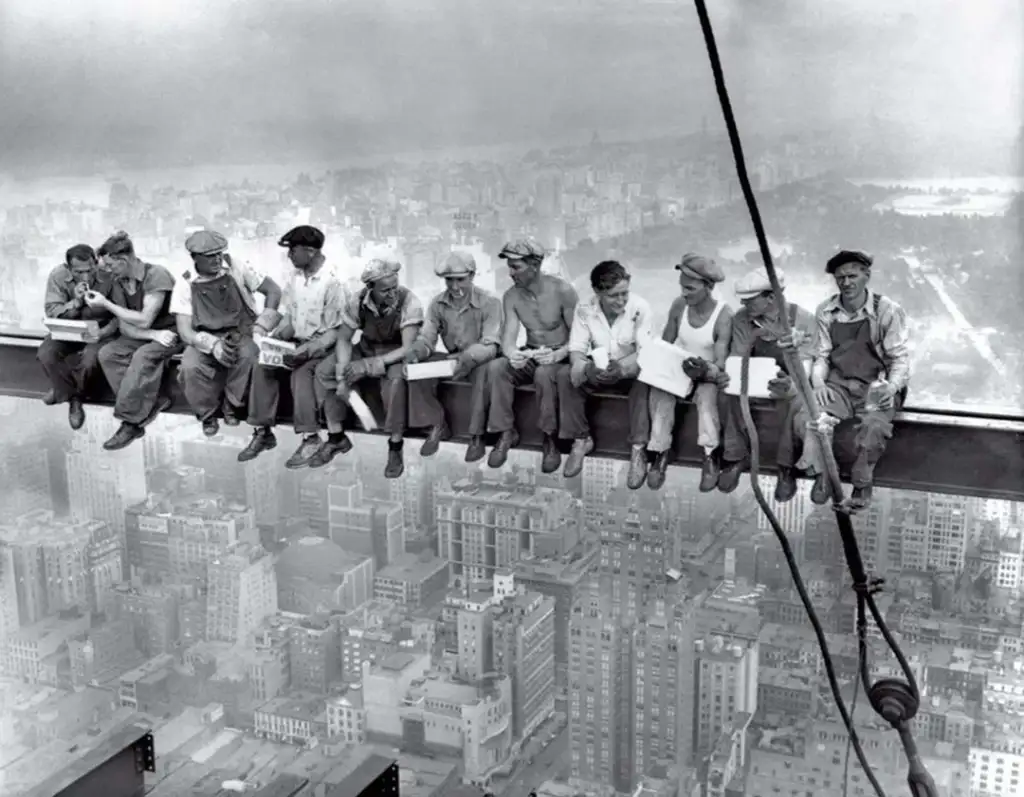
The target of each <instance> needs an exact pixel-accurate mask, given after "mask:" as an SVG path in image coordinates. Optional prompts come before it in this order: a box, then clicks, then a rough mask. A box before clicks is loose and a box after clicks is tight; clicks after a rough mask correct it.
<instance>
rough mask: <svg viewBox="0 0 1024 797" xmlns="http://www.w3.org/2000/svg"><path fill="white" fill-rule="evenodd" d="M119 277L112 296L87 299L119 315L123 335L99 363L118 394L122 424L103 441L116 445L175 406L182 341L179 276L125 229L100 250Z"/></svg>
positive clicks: (107, 445) (93, 294)
mask: <svg viewBox="0 0 1024 797" xmlns="http://www.w3.org/2000/svg"><path fill="white" fill-rule="evenodd" d="M98 254H99V255H100V256H101V257H102V258H103V261H104V264H105V265H106V266H107V267H108V268H109V269H110V271H111V273H112V274H113V277H114V283H113V286H112V287H111V290H110V298H109V299H108V298H107V297H106V296H104V295H103V294H102V293H99V292H96V291H90V292H88V293H86V295H85V301H86V304H88V305H89V306H90V307H92V308H93V309H103V310H106V311H107V312H109V313H111V314H113V315H114V316H115V317H116V318H117V322H118V331H119V333H120V334H119V335H118V336H117V337H116V338H114V339H113V340H111V341H110V342H109V343H107V344H106V345H105V346H104V347H103V348H102V349H100V354H99V360H100V367H101V368H103V373H104V375H105V376H106V377H107V381H108V382H109V383H110V387H111V388H112V389H113V391H114V393H115V394H116V396H117V401H116V402H115V403H114V417H115V418H117V419H118V420H119V421H121V426H120V428H119V429H118V430H117V431H116V432H115V433H114V435H113V437H111V438H110V439H109V440H107V441H106V442H105V443H104V444H103V447H104V448H105V449H106V450H108V451H116V450H118V449H122V448H125V447H126V446H129V445H131V444H132V442H133V441H135V440H137V439H139V438H140V437H142V436H143V435H144V434H145V433H146V429H145V426H146V424H148V423H149V422H150V421H152V420H153V419H154V418H155V417H156V416H157V414H158V413H160V412H161V411H163V410H166V409H168V408H169V407H170V406H171V398H170V396H169V395H168V394H167V393H166V392H165V388H166V387H167V386H166V385H165V384H164V382H165V377H166V376H167V367H168V365H169V364H170V362H171V358H172V357H173V356H174V355H176V354H180V353H181V351H182V349H183V346H182V343H181V340H180V339H179V338H178V335H177V333H176V332H175V331H174V330H175V326H176V323H175V318H174V315H173V314H172V313H171V310H170V306H171V292H172V291H173V290H174V276H173V275H172V274H171V272H170V271H168V270H167V269H166V268H164V267H163V266H158V265H155V264H153V263H144V262H143V261H142V260H140V259H139V258H138V257H137V256H136V255H135V246H134V244H133V243H132V240H131V238H130V237H129V236H128V233H126V232H118V233H116V234H114V235H113V236H111V237H110V238H108V239H107V240H106V241H105V242H104V244H103V246H101V247H100V249H99V253H98Z"/></svg>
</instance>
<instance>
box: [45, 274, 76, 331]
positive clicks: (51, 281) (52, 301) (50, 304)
mask: <svg viewBox="0 0 1024 797" xmlns="http://www.w3.org/2000/svg"><path fill="white" fill-rule="evenodd" d="M62 271H63V269H60V268H56V269H54V270H53V271H51V272H50V276H49V277H47V279H46V294H45V296H44V298H43V312H44V313H45V314H46V317H47V318H69V319H74V318H78V316H79V315H80V314H81V308H78V307H75V303H74V300H73V299H72V298H71V296H70V295H69V294H68V289H67V285H69V284H70V283H68V282H66V281H65V278H64V276H63V274H62V273H61V272H62Z"/></svg>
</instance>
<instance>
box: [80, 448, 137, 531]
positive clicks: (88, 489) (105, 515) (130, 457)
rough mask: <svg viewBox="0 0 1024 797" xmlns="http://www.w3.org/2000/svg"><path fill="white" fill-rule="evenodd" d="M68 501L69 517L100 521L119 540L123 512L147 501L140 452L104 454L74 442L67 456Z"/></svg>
mask: <svg viewBox="0 0 1024 797" xmlns="http://www.w3.org/2000/svg"><path fill="white" fill-rule="evenodd" d="M67 471H68V497H69V501H70V504H71V514H72V515H73V516H75V517H79V518H91V519H94V520H102V521H104V522H105V523H107V524H108V525H109V526H110V527H111V528H112V529H114V530H115V531H116V532H117V533H118V535H119V536H120V537H122V538H124V536H125V516H124V513H125V509H127V508H128V507H129V506H131V505H132V504H136V503H138V502H139V501H142V500H144V499H145V497H146V470H145V468H144V466H143V458H142V450H141V449H140V448H132V447H129V448H125V449H122V450H121V451H105V452H103V455H102V456H100V455H99V452H98V451H97V450H96V447H95V446H93V445H92V443H91V442H90V441H89V440H87V439H85V438H82V439H79V438H75V440H74V442H72V448H71V450H70V451H69V452H68V453H67Z"/></svg>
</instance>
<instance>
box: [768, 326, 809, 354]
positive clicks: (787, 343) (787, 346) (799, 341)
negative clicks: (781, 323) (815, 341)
mask: <svg viewBox="0 0 1024 797" xmlns="http://www.w3.org/2000/svg"><path fill="white" fill-rule="evenodd" d="M808 337H809V335H807V334H806V333H804V332H801V331H800V330H799V329H794V330H793V331H792V332H790V333H789V334H785V333H783V334H781V335H779V336H778V337H777V338H776V339H775V343H776V344H777V345H778V347H779V348H780V349H782V350H783V351H793V350H795V349H799V348H800V347H801V346H802V345H803V344H804V343H805V342H806V341H807V339H808Z"/></svg>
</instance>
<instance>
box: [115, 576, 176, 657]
mask: <svg viewBox="0 0 1024 797" xmlns="http://www.w3.org/2000/svg"><path fill="white" fill-rule="evenodd" d="M112 612H113V617H114V618H115V619H116V618H126V619H129V620H131V624H132V629H133V631H134V635H135V647H136V648H137V649H138V650H140V651H142V653H143V654H145V655H146V656H156V655H158V654H160V653H168V652H170V651H171V650H172V649H173V648H174V645H175V643H176V642H177V641H178V598H177V596H176V595H175V594H174V593H173V592H172V591H171V590H169V589H167V588H165V587H156V586H147V587H134V586H132V585H131V584H128V583H123V584H118V585H117V586H115V587H114V589H113V608H112Z"/></svg>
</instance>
